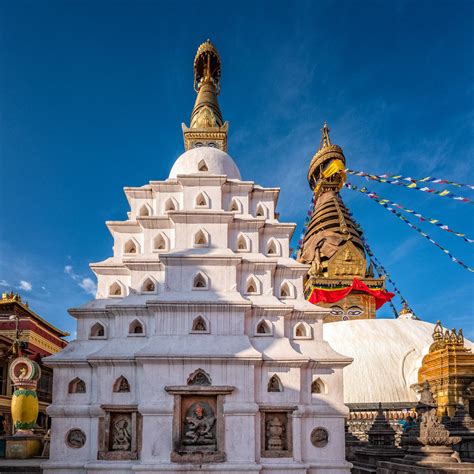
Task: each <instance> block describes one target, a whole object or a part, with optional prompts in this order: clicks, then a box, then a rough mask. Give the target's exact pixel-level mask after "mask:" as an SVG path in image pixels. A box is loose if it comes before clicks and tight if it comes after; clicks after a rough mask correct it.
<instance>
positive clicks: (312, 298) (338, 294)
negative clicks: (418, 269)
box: [308, 278, 395, 309]
mask: <svg viewBox="0 0 474 474" xmlns="http://www.w3.org/2000/svg"><path fill="white" fill-rule="evenodd" d="M351 291H363V292H364V293H368V294H369V295H372V296H373V297H374V298H375V308H376V309H379V308H380V307H381V306H383V305H384V304H385V303H386V302H387V301H390V300H391V299H392V298H393V297H394V296H395V294H394V293H390V292H389V291H385V290H371V289H370V288H369V287H368V286H367V285H366V284H365V283H362V282H361V281H360V280H358V279H357V278H354V280H353V281H352V285H350V286H346V287H345V288H340V289H338V290H331V289H329V288H327V289H326V288H313V289H312V290H311V294H310V295H309V298H308V301H309V302H310V303H313V304H316V303H335V302H336V301H339V300H342V298H345V297H346V296H347V295H348V294H349V293H350V292H351Z"/></svg>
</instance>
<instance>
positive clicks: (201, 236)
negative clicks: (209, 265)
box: [194, 229, 209, 247]
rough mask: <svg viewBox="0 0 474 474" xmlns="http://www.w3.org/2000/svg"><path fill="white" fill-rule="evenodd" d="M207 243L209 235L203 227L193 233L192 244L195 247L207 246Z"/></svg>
mask: <svg viewBox="0 0 474 474" xmlns="http://www.w3.org/2000/svg"><path fill="white" fill-rule="evenodd" d="M208 245H209V236H208V234H207V232H206V231H205V230H203V229H199V230H198V231H197V232H196V233H195V234H194V246H195V247H207V246H208Z"/></svg>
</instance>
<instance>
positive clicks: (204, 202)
mask: <svg viewBox="0 0 474 474" xmlns="http://www.w3.org/2000/svg"><path fill="white" fill-rule="evenodd" d="M195 207H201V208H203V207H209V198H208V196H207V195H206V193H205V192H204V191H203V192H201V193H199V194H198V195H197V196H196V206H195Z"/></svg>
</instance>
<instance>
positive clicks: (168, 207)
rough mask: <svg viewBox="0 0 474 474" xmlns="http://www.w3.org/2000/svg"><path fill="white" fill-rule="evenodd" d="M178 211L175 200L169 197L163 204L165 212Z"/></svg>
mask: <svg viewBox="0 0 474 474" xmlns="http://www.w3.org/2000/svg"><path fill="white" fill-rule="evenodd" d="M176 210H178V203H177V201H176V199H175V198H173V197H169V198H168V199H167V200H166V202H165V212H168V211H176Z"/></svg>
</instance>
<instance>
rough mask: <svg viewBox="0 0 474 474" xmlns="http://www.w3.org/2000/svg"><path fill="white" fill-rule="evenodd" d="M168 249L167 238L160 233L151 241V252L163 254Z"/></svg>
mask: <svg viewBox="0 0 474 474" xmlns="http://www.w3.org/2000/svg"><path fill="white" fill-rule="evenodd" d="M168 249H169V240H168V236H167V235H166V234H164V233H163V232H160V233H159V234H157V235H156V236H155V238H154V239H153V250H154V251H155V252H165V251H166V250H168Z"/></svg>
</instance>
